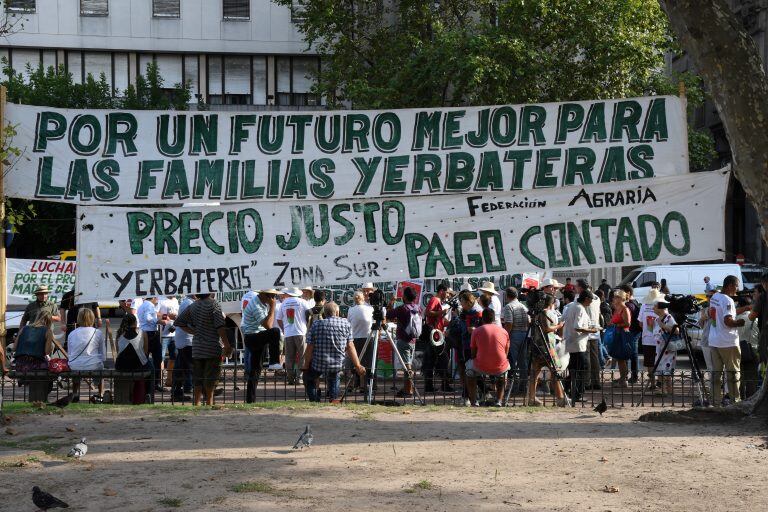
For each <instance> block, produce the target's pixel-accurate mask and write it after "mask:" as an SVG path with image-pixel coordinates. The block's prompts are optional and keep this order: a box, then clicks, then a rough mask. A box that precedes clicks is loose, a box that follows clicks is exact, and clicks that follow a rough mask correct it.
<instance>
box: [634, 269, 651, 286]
mask: <svg viewBox="0 0 768 512" xmlns="http://www.w3.org/2000/svg"><path fill="white" fill-rule="evenodd" d="M655 281H656V272H643V273H642V274H641V275H640V277H638V278H637V281H636V282H637V286H634V287H633V288H643V287H645V286H651V283H653V282H655Z"/></svg>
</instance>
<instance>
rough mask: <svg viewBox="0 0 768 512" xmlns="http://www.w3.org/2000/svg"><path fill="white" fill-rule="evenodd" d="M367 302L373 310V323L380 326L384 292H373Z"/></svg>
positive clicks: (382, 319)
mask: <svg viewBox="0 0 768 512" xmlns="http://www.w3.org/2000/svg"><path fill="white" fill-rule="evenodd" d="M368 300H369V301H370V304H371V307H372V308H373V321H374V322H375V323H376V325H381V322H383V321H384V292H383V291H381V290H374V291H373V292H372V293H371V295H370V296H369V297H368Z"/></svg>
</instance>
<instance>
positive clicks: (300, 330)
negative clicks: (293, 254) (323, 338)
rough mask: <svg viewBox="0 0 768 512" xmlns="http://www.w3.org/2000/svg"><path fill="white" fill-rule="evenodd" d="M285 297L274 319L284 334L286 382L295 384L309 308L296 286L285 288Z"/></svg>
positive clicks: (299, 369) (300, 363) (301, 355)
mask: <svg viewBox="0 0 768 512" xmlns="http://www.w3.org/2000/svg"><path fill="white" fill-rule="evenodd" d="M285 292H286V296H287V298H286V299H285V300H284V301H283V302H282V305H281V307H280V310H279V311H276V313H275V319H276V320H277V324H278V325H279V326H280V330H281V331H283V334H284V335H285V369H286V371H287V372H288V384H295V383H296V380H297V379H298V378H299V372H300V371H301V365H302V364H303V362H304V352H306V350H307V342H306V336H307V316H308V312H309V310H310V307H309V305H308V304H307V301H305V300H304V299H302V298H301V296H302V292H301V290H299V289H298V288H289V289H287V290H285Z"/></svg>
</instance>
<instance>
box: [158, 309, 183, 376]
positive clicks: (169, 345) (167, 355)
mask: <svg viewBox="0 0 768 512" xmlns="http://www.w3.org/2000/svg"><path fill="white" fill-rule="evenodd" d="M178 314H179V300H178V299H177V298H176V297H163V298H161V299H159V301H158V304H157V315H158V317H159V318H160V319H161V320H164V321H165V325H163V326H162V327H161V328H160V333H161V334H160V335H161V341H162V344H163V355H162V358H163V368H164V369H165V371H166V372H165V386H166V387H171V386H172V385H173V383H172V379H171V375H172V374H173V367H174V364H175V360H176V346H175V344H173V339H174V338H173V321H174V320H176V316H177V315H178ZM166 359H167V360H168V363H167V365H166V362H165V361H166Z"/></svg>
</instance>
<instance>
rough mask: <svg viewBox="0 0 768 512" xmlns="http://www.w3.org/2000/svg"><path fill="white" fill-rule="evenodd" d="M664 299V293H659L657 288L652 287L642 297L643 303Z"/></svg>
mask: <svg viewBox="0 0 768 512" xmlns="http://www.w3.org/2000/svg"><path fill="white" fill-rule="evenodd" d="M663 299H664V294H663V293H661V292H660V291H659V290H656V289H654V288H651V291H649V292H648V295H646V296H645V297H643V300H642V303H643V304H653V303H654V302H658V301H660V300H663Z"/></svg>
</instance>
